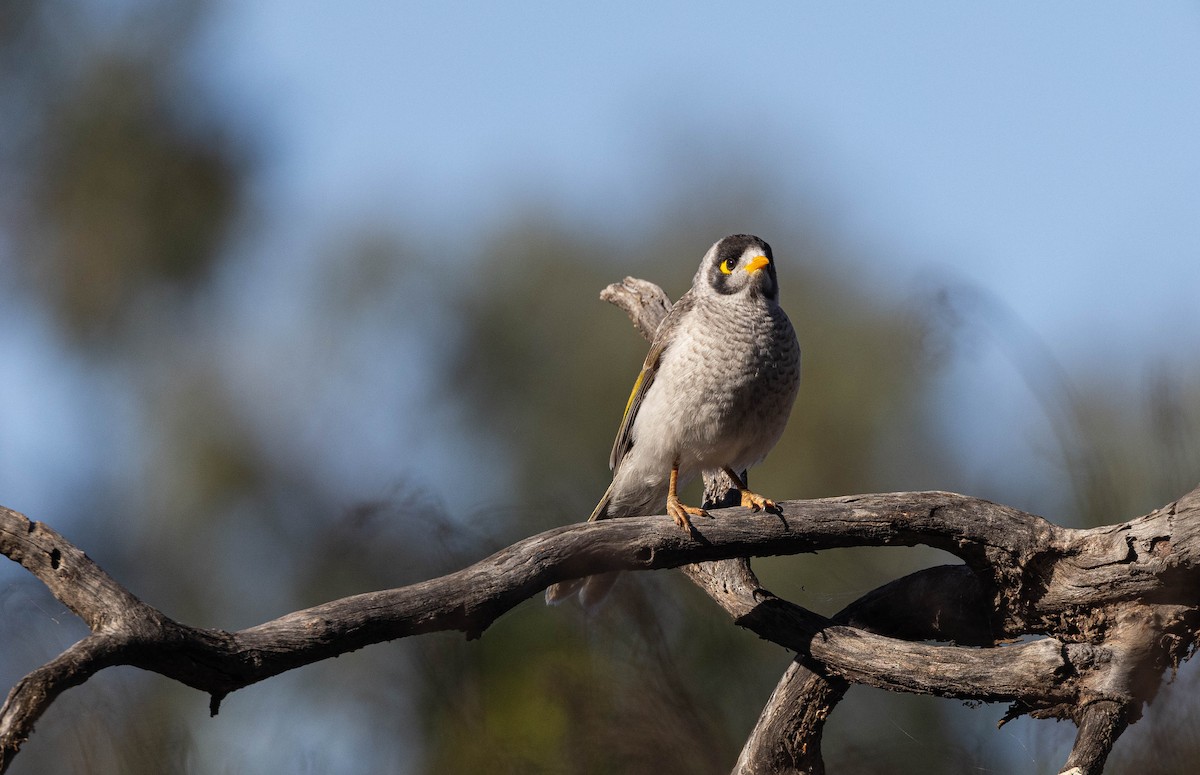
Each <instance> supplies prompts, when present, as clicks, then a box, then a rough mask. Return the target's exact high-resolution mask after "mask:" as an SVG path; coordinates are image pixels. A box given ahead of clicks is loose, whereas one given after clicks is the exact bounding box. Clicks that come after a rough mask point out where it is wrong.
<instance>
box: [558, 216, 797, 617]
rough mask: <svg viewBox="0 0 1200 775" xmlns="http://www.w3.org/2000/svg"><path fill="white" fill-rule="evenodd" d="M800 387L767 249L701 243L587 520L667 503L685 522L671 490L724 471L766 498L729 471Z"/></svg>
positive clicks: (656, 509)
mask: <svg viewBox="0 0 1200 775" xmlns="http://www.w3.org/2000/svg"><path fill="white" fill-rule="evenodd" d="M799 387H800V345H799V344H798V343H797V341H796V332H795V330H794V329H793V328H792V323H791V321H789V320H788V316H787V315H786V314H785V313H784V311H783V308H782V307H780V306H779V281H778V278H777V276H776V274H775V263H774V259H773V258H772V255H771V246H770V245H768V244H767V243H766V242H764V241H763V240H761V239H759V238H758V237H755V236H752V235H749V234H734V235H732V236H729V237H725V238H724V239H721V240H720V241H718V242H717V243H716V244H715V245H713V246H712V247H711V248H709V250H708V252H707V253H706V254H705V255H704V259H703V260H702V261H701V262H700V269H699V270H698V271H697V272H696V276H695V278H694V279H693V280H692V287H691V289H690V290H688V292H687V293H685V294H684V295H683V296H681V297H680V298H679V301H677V302H676V303H675V305H674V306H673V307H672V308H671V310H670V312H668V313H667V315H666V317H665V318H663V321H662V323H660V324H659V327H658V331H657V332H656V333H655V335H654V341H653V343H652V344H651V346H650V353H649V354H648V355H647V356H646V360H645V362H644V363H643V364H642V373H641V374H639V375H638V378H637V381H636V382H635V383H634V385H633V392H632V394H631V395H630V396H629V402H628V403H627V404H626V405H625V415H624V417H623V418H622V419H621V427H620V429H619V430H618V431H617V439H616V442H615V443H614V444H613V448H612V454H611V455H610V456H609V461H608V464H609V467H610V468H612V471H613V480H612V484H610V485H609V487H608V490H607V491H606V492H605V493H604V497H603V498H601V499H600V502H599V503H598V504H597V505H596V509H595V510H594V511H593V512H592V515H591V517H589V518H588V521H589V522H590V521H593V520H598V519H611V518H615V517H636V516H643V515H647V514H657V513H661V512H662V510H663V506H664V503H665V506H666V511H667V513H668V514H670V515H671V518H672V519H674V520H675V523H676V524H677V525H679V526H680V527H682V528H683V529H685V530H689V531H690V530H691V529H692V525H691V519H690V517H692V516H707V514H706V512H705V511H704V510H703V509H700V508H697V507H695V506H687V505H684V504H683V503H682V502H681V501H680V500H679V494H678V488H679V487H680V486H682V485H684V484H685V483H687V482H688V481H689V480H691V479H692V478H694V477H695V476H696V474H699V473H702V472H706V471H713V472H715V471H721V470H723V471H725V472H726V473H727V474H728V475H729V477H730V479H731V480H732V481H733V482H734V484H735V486H736V487H737V488H738V489H739V490H741V504H742V506H744V507H747V508H752V509H755V510H758V509H772V508H774V507H775V503H774V501H772V500H770V499H769V498H764V497H763V496H761V495H759V494H757V493H754V492H751V491H750V490H749V489H747V487H746V484H745V482H743V481H742V479H741V476H739V474H738V472H744V471H745V470H746V469H747V468H749V467H750V466H752V465H754V464H755V463H758V462H759V461H761V460H762V459H763V458H764V457H766V455H767V453H768V452H769V451H770V450H771V448H772V447H774V446H775V443H776V442H777V441H779V437H780V436H781V435H782V434H783V429H784V427H785V426H786V425H787V420H788V415H789V413H790V412H791V410H792V404H793V403H794V402H795V400H796V392H797V390H798V389H799ZM615 580H616V574H615V573H606V574H602V575H598V576H592V577H589V578H586V579H574V580H571V581H565V582H560V583H558V584H554V585H552V586H550V587H549V588H548V589H547V590H546V602H547V603H552V604H553V603H559V602H562V601H563V600H566V599H568V598H570V597H571V596H572V595H574V594H575V593H579V597H580V601H581V602H582V603H583V605H584V606H585V607H590V606H593V605H595V604H596V603H598V602H599V601H600V600H601V599H603V598H604V596H605V595H606V594H607V593H608V590H609V589H610V588H611V587H612V584H613V582H614V581H615Z"/></svg>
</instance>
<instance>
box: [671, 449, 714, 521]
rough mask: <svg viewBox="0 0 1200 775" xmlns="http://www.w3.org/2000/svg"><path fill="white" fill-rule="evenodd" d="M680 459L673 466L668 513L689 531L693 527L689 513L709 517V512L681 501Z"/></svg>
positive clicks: (694, 515)
mask: <svg viewBox="0 0 1200 775" xmlns="http://www.w3.org/2000/svg"><path fill="white" fill-rule="evenodd" d="M678 486H679V461H678V460H676V461H675V463H674V464H673V465H672V466H671V484H670V486H669V487H668V489H667V513H668V514H670V515H671V519H673V520H675V524H676V525H679V526H680V527H681V528H683V529H684V530H687V531H689V532H690V531H691V529H692V521H691V520H690V519H688V515H689V514H691V515H692V516H693V517H707V516H708V512H707V511H705V510H704V509H698V508H696V507H695V506H684V505H683V504H682V503H680V502H679V492H678Z"/></svg>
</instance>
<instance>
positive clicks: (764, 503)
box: [742, 490, 779, 511]
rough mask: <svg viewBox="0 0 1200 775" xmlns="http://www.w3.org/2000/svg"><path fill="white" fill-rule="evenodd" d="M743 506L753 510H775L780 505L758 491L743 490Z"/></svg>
mask: <svg viewBox="0 0 1200 775" xmlns="http://www.w3.org/2000/svg"><path fill="white" fill-rule="evenodd" d="M742 508H744V509H751V510H753V511H775V510H776V509H778V508H779V506H778V505H777V504H776V503H775V501H773V500H771V499H770V498H764V497H763V496H761V495H759V494H758V493H756V492H750V491H749V490H742Z"/></svg>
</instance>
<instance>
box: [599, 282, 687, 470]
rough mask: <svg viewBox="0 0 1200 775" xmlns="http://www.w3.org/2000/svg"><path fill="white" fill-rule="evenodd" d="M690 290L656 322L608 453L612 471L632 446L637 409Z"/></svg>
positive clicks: (677, 325)
mask: <svg viewBox="0 0 1200 775" xmlns="http://www.w3.org/2000/svg"><path fill="white" fill-rule="evenodd" d="M693 303H694V302H693V301H692V294H691V291H688V292H687V293H685V294H684V295H683V296H680V297H679V301H677V302H675V304H674V306H672V307H671V310H670V312H668V313H667V316H666V317H665V318H663V322H662V323H661V324H660V325H659V327H658V331H657V332H655V334H654V341H653V343H652V344H651V345H650V352H649V353H647V354H646V360H645V361H644V362H643V363H642V372H641V373H640V374H638V378H637V381H636V382H634V383H633V391H632V392H631V393H630V394H629V401H628V402H627V403H626V404H625V414H624V415H623V416H622V417H621V427H620V428H619V429H618V430H617V438H616V441H614V442H613V448H612V453H610V454H609V456H608V467H609V468H611V469H612V470H613V471H614V472H615V471H616V470H617V466H619V465H621V460H622V459H623V458H624V457H625V455H626V453H628V452H629V450H630V449H632V448H633V436H632V434H631V432H632V430H633V421H634V420H635V419H636V418H637V413H638V409H640V408H641V406H642V399H644V398H645V397H646V392H647V391H648V390H650V386H651V385H652V384H654V376H655V375H656V374H657V373H658V365H659V363H661V362H662V356H663V353H664V352H666V350H667V347H668V346H670V344H671V342H672V341H673V340H674V338H675V332H676V330H678V328H679V321H680V319H681V318H682V317H683V315H684V313H686V312H687V311H688V310H690V309H691V308H692V306H693Z"/></svg>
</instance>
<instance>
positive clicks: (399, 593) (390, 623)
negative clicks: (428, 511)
mask: <svg viewBox="0 0 1200 775" xmlns="http://www.w3.org/2000/svg"><path fill="white" fill-rule="evenodd" d="M780 506H781V513H780V514H778V515H775V514H762V513H754V512H749V511H746V510H744V509H740V508H734V509H726V510H723V511H718V512H715V513H714V516H715V518H714V519H711V520H702V521H699V522H697V523H696V528H697V530H696V531H695V532H694V533H693V534H691V535H688V534H685V533H683V532H682V531H680V530H678V529H677V528H676V527H675V526H674V525H673V523H671V522H670V520H666V519H662V518H660V517H642V518H636V519H622V520H608V521H604V522H598V523H589V524H580V525H573V526H568V527H563V528H557V529H554V530H550V531H547V532H545V533H541V534H539V535H535V536H532V537H530V538H527V539H524V540H523V541H519V542H517V543H515V544H513V545H512V546H510V547H507V548H505V549H503V550H501V551H499V552H497V553H496V554H493V555H492V556H491V557H488V558H486V559H484V560H481V561H480V562H478V563H476V564H474V565H472V566H470V567H468V568H465V569H463V570H461V571H458V572H456V573H451V574H449V575H446V576H443V577H441V578H437V579H432V580H429V581H425V582H421V583H418V584H413V585H410V586H407V587H402V588H398V589H392V590H385V591H380V592H372V593H367V594H362V595H355V596H352V597H348V598H343V599H341V600H335V601H332V602H329V603H325V604H322V605H319V606H315V607H312V608H308V609H305V610H302V611H297V612H294V613H291V614H288V615H286V616H283V617H280V618H278V619H275V620H273V621H270V622H266V623H264V624H261V625H258V626H256V627H251V628H249V629H246V630H241V631H238V632H226V631H222V630H206V629H199V628H193V627H189V626H187V625H183V624H179V623H176V622H174V621H172V620H171V619H169V618H168V617H166V616H165V615H164V614H162V613H161V612H158V611H157V610H155V609H153V608H152V607H150V606H147V605H145V604H144V603H141V602H140V601H137V600H136V598H134V597H133V596H132V595H130V594H129V593H128V592H125V591H124V590H123V589H122V588H121V587H120V585H119V584H118V583H117V582H115V581H114V580H112V579H111V577H109V576H108V575H107V574H105V573H104V571H103V570H101V569H100V568H99V567H98V566H96V565H95V563H93V562H92V561H91V560H90V559H89V558H87V556H86V555H84V554H83V553H82V552H79V551H78V550H77V549H75V548H74V547H72V546H71V545H70V544H69V543H68V542H67V541H66V540H65V539H63V538H62V537H61V536H59V535H58V534H57V533H55V532H54V531H52V530H50V529H49V528H47V527H46V526H44V525H40V524H37V523H32V522H29V521H28V520H27V519H26V518H25V517H23V516H22V515H20V514H18V513H16V512H13V511H10V510H7V509H0V551H3V552H4V553H5V554H7V555H8V556H9V557H13V558H14V559H18V561H20V562H21V563H22V564H23V565H24V566H25V567H26V568H29V569H30V570H31V571H32V572H34V574H35V575H37V576H38V578H40V579H42V580H43V581H44V582H46V583H47V586H48V587H49V588H50V589H51V591H52V592H53V593H54V594H55V595H56V596H60V597H59V599H60V600H63V602H64V603H67V601H70V602H69V605H70V606H71V608H72V610H73V611H75V612H76V613H77V614H78V615H79V616H80V617H81V618H82V619H84V621H87V622H89V624H90V625H91V626H93V631H94V634H93V636H90V637H89V638H86V639H85V640H84V641H81V643H80V644H77V646H75V647H72V648H71V649H68V651H66V652H64V653H63V654H62V655H61V656H60V657H59V658H57V659H56V660H54V661H52V662H50V663H48V664H47V665H45V666H43V667H42V668H39V670H37V671H35V672H34V673H33V674H31V675H30V676H28V677H27V678H26V679H25V680H23V681H22V682H21V683H19V684H18V685H17V686H16V687H15V688H14V689H13V691H12V692H11V693H10V695H9V698H8V700H7V702H6V703H5V705H4V707H3V709H0V750H2V751H3V756H4V757H5V758H4V761H5V762H7V761H9V760H11V757H12V756H13V755H15V753H16V752H17V750H18V748H19V746H20V744H21V743H22V742H23V741H24V739H25V738H26V737H27V736H28V734H29V730H30V729H31V728H32V724H33V722H34V721H36V719H37V717H38V716H39V715H40V714H41V712H43V711H44V710H45V708H46V707H47V706H48V705H49V704H50V703H51V702H53V700H54V699H55V698H56V697H57V696H58V695H59V694H61V692H62V691H64V690H65V689H67V688H70V687H72V686H76V685H78V684H79V683H81V682H82V681H84V680H86V678H87V677H89V676H90V675H91V674H93V673H94V672H96V671H97V670H99V669H102V668H104V667H108V666H110V665H117V664H124V665H133V666H136V667H141V668H144V669H147V670H152V671H154V672H158V673H160V674H162V675H165V676H167V677H170V678H173V679H175V680H178V681H180V682H182V683H184V684H186V685H188V686H192V687H194V688H197V689H200V690H202V691H204V692H206V693H208V694H210V695H212V696H213V698H214V709H215V704H216V702H217V701H219V700H220V698H222V697H224V696H225V695H226V694H228V693H229V692H232V691H234V690H236V689H239V688H242V687H244V686H247V685H249V684H252V683H255V682H257V681H261V680H263V679H265V678H269V677H271V676H274V675H277V674H279V673H281V672H284V671H286V670H290V669H292V668H295V667H298V666H300V665H305V664H310V663H312V662H315V661H318V660H321V659H325V658H328V657H331V656H335V655H337V654H342V653H345V652H347V651H351V650H354V649H358V648H361V647H363V646H366V645H369V644H372V643H379V642H382V641H386V640H393V639H396V638H402V637H407V636H410V635H416V634H419V633H425V632H432V631H436V630H459V631H462V632H464V633H466V634H467V636H468V637H472V638H473V637H478V636H479V635H481V634H482V633H483V631H484V630H485V629H486V628H487V627H488V626H489V625H490V624H491V623H492V622H493V621H495V619H496V618H497V617H499V616H500V615H502V614H503V613H504V612H506V611H508V610H509V609H511V608H512V607H513V606H515V605H517V604H518V603H520V602H521V601H523V600H525V599H527V598H530V597H533V596H535V595H536V594H537V593H539V592H540V591H542V590H543V589H545V587H547V586H548V585H549V584H551V583H554V582H556V581H562V580H565V579H570V578H577V577H581V576H586V575H591V574H594V573H602V572H605V571H611V570H652V569H662V568H672V567H678V566H680V565H684V564H690V563H694V562H697V561H709V560H718V559H730V558H736V557H747V556H764V555H780V554H796V553H806V552H812V551H817V550H820V549H826V548H833V547H841V546H849V545H859V546H891V545H910V546H911V545H916V544H926V545H930V546H936V547H939V548H942V549H945V550H946V551H948V552H951V553H953V554H956V555H958V556H959V557H962V558H963V559H964V560H966V561H967V563H968V566H969V567H970V568H971V569H972V571H973V572H974V573H975V574H976V575H977V576H978V577H979V578H980V579H981V580H982V582H981V583H982V586H981V589H983V590H985V592H984V597H985V599H986V600H988V601H989V603H990V605H992V606H993V608H992V610H991V611H990V612H989V614H988V619H989V621H990V625H991V627H992V629H993V630H994V631H995V632H996V633H997V634H998V635H999V636H1000V637H1006V638H1007V637H1017V636H1018V635H1021V634H1026V633H1047V632H1050V633H1053V634H1054V636H1055V637H1047V638H1043V639H1041V640H1035V641H1032V642H1028V643H1022V644H1019V645H1009V646H1002V647H997V648H991V649H979V648H971V649H967V648H961V647H954V646H938V645H930V644H928V643H918V642H910V641H905V640H900V639H896V638H889V637H885V636H881V635H877V634H874V633H870V632H867V631H865V630H862V629H858V628H855V627H852V626H847V625H839V624H836V623H834V622H831V621H829V620H827V619H825V618H823V617H820V616H817V615H816V614H813V613H811V612H808V611H805V610H804V609H802V608H799V607H797V606H794V605H792V604H790V603H788V602H787V601H784V600H781V599H779V598H776V597H775V596H773V595H770V593H767V592H765V591H764V590H761V588H759V587H757V585H756V583H753V582H749V581H745V582H743V581H740V580H736V579H731V578H728V577H727V578H722V579H718V580H716V581H714V582H713V584H712V586H713V588H714V589H719V590H720V591H721V592H720V594H719V595H718V596H717V597H718V599H719V600H720V602H721V604H722V606H723V607H724V608H725V609H726V610H727V611H728V612H729V613H730V614H731V615H732V616H734V617H735V620H736V621H737V623H738V624H740V625H741V626H744V627H747V628H749V629H751V630H753V631H754V632H756V633H757V634H759V635H760V636H762V637H765V638H768V639H770V640H772V641H774V642H776V643H779V644H781V645H784V646H786V647H788V648H792V649H795V650H796V651H797V652H799V653H802V654H804V655H806V656H807V657H810V658H812V659H813V660H815V661H816V662H817V663H819V664H820V665H822V666H823V668H824V670H825V671H826V672H827V673H829V674H831V675H836V676H838V677H840V678H843V679H846V680H849V681H853V682H861V683H867V684H870V685H873V686H878V687H881V688H885V689H891V690H895V691H910V692H924V693H931V694H936V695H940V696H948V697H959V698H964V699H978V700H1008V701H1011V702H1013V703H1014V707H1016V708H1017V709H1018V711H1015V712H1030V713H1033V714H1034V715H1037V716H1053V717H1070V718H1076V714H1077V713H1082V711H1083V710H1084V709H1085V708H1087V707H1088V706H1089V705H1091V704H1093V703H1095V702H1098V701H1102V700H1103V701H1108V702H1112V703H1116V704H1117V705H1119V706H1120V707H1121V708H1123V709H1124V711H1123V712H1124V717H1125V719H1126V721H1132V720H1134V719H1135V718H1136V713H1137V709H1138V708H1140V704H1141V703H1142V702H1144V701H1146V700H1147V699H1149V697H1151V696H1152V695H1153V686H1152V685H1151V682H1149V681H1148V678H1149V677H1150V676H1157V675H1159V674H1161V671H1162V670H1163V669H1165V668H1167V667H1169V666H1172V665H1175V664H1178V662H1179V661H1180V660H1182V659H1183V658H1185V657H1186V656H1187V654H1188V653H1189V650H1190V648H1191V647H1192V646H1193V644H1194V643H1195V638H1196V625H1197V621H1196V616H1195V610H1196V609H1195V606H1196V604H1197V602H1200V601H1198V600H1197V597H1198V596H1200V583H1197V582H1200V565H1198V564H1197V562H1196V546H1195V544H1196V539H1195V536H1194V532H1195V526H1196V525H1197V524H1200V519H1198V517H1200V489H1197V490H1196V491H1193V492H1192V493H1190V494H1189V495H1188V496H1186V497H1185V498H1183V499H1181V500H1179V501H1177V502H1176V503H1174V504H1171V505H1169V506H1168V507H1165V508H1163V509H1159V510H1157V511H1155V512H1153V513H1152V514H1149V515H1147V516H1145V517H1142V518H1139V519H1137V520H1133V521H1132V522H1129V523H1125V524H1124V525H1117V526H1111V527H1105V528H1097V529H1094V530H1065V529H1063V528H1057V527H1054V526H1052V525H1050V524H1049V523H1047V522H1045V521H1044V520H1042V519H1041V518H1039V517H1035V516H1033V515H1030V514H1026V513H1024V512H1020V511H1017V510H1015V509H1011V508H1008V507H1005V506H1000V505H997V504H993V503H989V502H987V501H983V500H979V499H975V498H969V497H966V496H962V495H955V494H952V493H940V492H927V493H893V494H889V495H862V496H853V497H846V498H829V499H820V500H811V501H788V502H784V503H782V504H780ZM1117 545H1120V546H1124V547H1126V549H1125V550H1124V551H1122V552H1117V551H1115V550H1114V547H1115V546H1117ZM731 565H732V564H728V563H725V564H722V565H721V566H720V567H721V568H729V567H730V566H731ZM1138 600H1152V601H1154V602H1152V603H1136V605H1135V607H1134V608H1132V609H1131V608H1130V604H1131V603H1130V601H1138ZM1130 611H1132V613H1129V612H1130ZM1153 685H1156V681H1155V682H1153ZM1080 718H1082V716H1080ZM1084 771H1085V772H1089V771H1098V770H1087V769H1085V770H1084Z"/></svg>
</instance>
